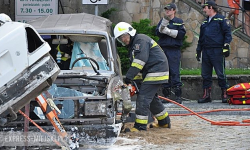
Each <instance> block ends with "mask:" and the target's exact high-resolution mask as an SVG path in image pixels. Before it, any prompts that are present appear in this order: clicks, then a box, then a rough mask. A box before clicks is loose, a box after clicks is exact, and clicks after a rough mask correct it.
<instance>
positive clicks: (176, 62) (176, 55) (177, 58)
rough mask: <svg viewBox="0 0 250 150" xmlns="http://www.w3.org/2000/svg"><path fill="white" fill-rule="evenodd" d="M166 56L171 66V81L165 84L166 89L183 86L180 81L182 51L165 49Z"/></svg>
mask: <svg viewBox="0 0 250 150" xmlns="http://www.w3.org/2000/svg"><path fill="white" fill-rule="evenodd" d="M163 50H164V53H165V55H166V56H167V58H168V65H169V80H168V83H166V84H163V87H165V88H171V87H177V86H182V83H181V79H180V64H181V50H180V49H171V48H166V47H164V48H163Z"/></svg>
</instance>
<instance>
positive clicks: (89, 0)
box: [82, 0, 108, 4]
mask: <svg viewBox="0 0 250 150" xmlns="http://www.w3.org/2000/svg"><path fill="white" fill-rule="evenodd" d="M82 4H108V0H82Z"/></svg>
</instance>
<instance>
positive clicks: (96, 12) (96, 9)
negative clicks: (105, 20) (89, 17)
mask: <svg viewBox="0 0 250 150" xmlns="http://www.w3.org/2000/svg"><path fill="white" fill-rule="evenodd" d="M95 15H96V16H98V5H95Z"/></svg>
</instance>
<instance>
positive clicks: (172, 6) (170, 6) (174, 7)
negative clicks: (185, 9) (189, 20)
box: [164, 3, 176, 10]
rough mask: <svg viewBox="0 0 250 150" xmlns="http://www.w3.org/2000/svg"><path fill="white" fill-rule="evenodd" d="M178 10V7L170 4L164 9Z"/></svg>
mask: <svg viewBox="0 0 250 150" xmlns="http://www.w3.org/2000/svg"><path fill="white" fill-rule="evenodd" d="M172 8H173V9H174V10H175V9H176V5H175V4H174V3H169V4H167V5H166V6H165V7H164V9H168V10H171V9H172Z"/></svg>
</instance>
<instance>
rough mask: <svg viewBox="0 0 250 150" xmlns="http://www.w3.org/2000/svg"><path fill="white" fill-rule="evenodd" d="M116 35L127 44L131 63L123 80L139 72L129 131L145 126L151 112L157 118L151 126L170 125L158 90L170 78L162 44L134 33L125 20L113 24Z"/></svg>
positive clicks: (128, 81)
mask: <svg viewBox="0 0 250 150" xmlns="http://www.w3.org/2000/svg"><path fill="white" fill-rule="evenodd" d="M114 35H115V39H117V40H118V41H119V42H120V43H121V44H122V45H123V46H126V47H128V50H129V56H130V61H131V66H130V68H129V70H128V71H127V74H126V78H125V80H124V82H125V83H126V84H130V83H131V80H133V79H134V78H135V77H136V76H137V74H139V73H141V74H142V83H141V86H140V92H139V94H138V96H137V100H136V111H135V113H136V119H135V124H134V127H133V128H131V129H130V131H131V132H136V131H140V130H146V129H147V123H148V116H149V114H150V112H151V113H152V114H153V115H154V116H155V117H156V119H157V120H158V123H157V124H153V127H163V128H170V126H171V125H170V118H169V115H168V112H167V110H166V108H165V107H164V105H163V104H162V102H161V101H160V100H159V98H158V94H157V91H158V89H159V88H160V87H161V84H163V83H167V82H168V78H169V71H168V60H167V57H166V56H165V54H164V52H163V50H162V49H161V47H160V46H159V45H158V44H157V43H156V42H155V41H154V40H153V39H151V38H150V37H148V36H147V35H144V34H136V30H135V29H134V28H133V27H132V26H131V25H130V24H128V23H126V22H120V23H118V24H117V25H116V26H115V28H114Z"/></svg>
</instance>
